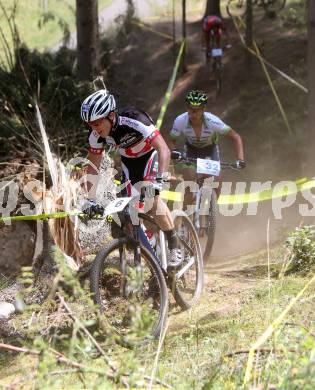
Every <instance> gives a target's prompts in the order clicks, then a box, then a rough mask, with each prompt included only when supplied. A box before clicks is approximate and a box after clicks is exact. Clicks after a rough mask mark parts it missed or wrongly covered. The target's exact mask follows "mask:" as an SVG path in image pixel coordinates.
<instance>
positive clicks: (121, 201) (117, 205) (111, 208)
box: [104, 198, 132, 217]
mask: <svg viewBox="0 0 315 390" xmlns="http://www.w3.org/2000/svg"><path fill="white" fill-rule="evenodd" d="M131 199H132V198H117V199H115V200H114V201H113V202H111V203H110V204H109V205H107V206H106V208H105V211H104V216H106V217H107V216H108V215H112V214H115V213H119V211H122V210H123V209H124V208H125V207H126V206H127V204H128V203H129V202H130V201H131Z"/></svg>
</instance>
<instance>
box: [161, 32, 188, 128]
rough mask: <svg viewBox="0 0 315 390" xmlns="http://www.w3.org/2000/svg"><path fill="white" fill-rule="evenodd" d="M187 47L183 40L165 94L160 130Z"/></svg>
mask: <svg viewBox="0 0 315 390" xmlns="http://www.w3.org/2000/svg"><path fill="white" fill-rule="evenodd" d="M185 46H186V40H185V39H183V40H182V44H181V46H180V49H179V52H178V55H177V59H176V63H175V66H174V69H173V73H172V76H171V78H170V81H169V83H168V87H167V91H166V94H165V97H164V102H163V104H162V107H161V110H160V114H159V117H158V120H157V121H156V127H157V128H158V129H160V128H161V126H162V123H163V119H164V115H165V113H166V110H167V106H168V104H169V101H170V98H171V95H172V91H173V87H174V84H175V80H176V76H177V72H178V68H179V64H180V62H181V59H182V56H183V53H184V48H185Z"/></svg>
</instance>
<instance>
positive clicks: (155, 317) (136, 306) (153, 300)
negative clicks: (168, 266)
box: [90, 237, 168, 345]
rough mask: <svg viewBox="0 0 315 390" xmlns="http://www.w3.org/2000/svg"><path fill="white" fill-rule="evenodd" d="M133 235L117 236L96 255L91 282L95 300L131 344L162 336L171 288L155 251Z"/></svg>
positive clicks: (125, 340) (113, 326) (102, 311)
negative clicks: (150, 250) (138, 242)
mask: <svg viewBox="0 0 315 390" xmlns="http://www.w3.org/2000/svg"><path fill="white" fill-rule="evenodd" d="M137 248H138V247H137V244H136V243H135V241H134V240H132V239H131V238H127V237H123V238H119V239H116V240H113V241H112V242H111V244H109V245H108V246H106V247H105V248H104V249H103V250H102V251H101V252H100V253H99V254H98V255H97V256H96V258H95V260H94V262H93V264H92V267H91V271H90V286H91V292H92V296H93V300H94V302H95V304H97V305H99V308H100V311H101V314H102V315H104V316H105V317H106V318H105V319H106V322H107V324H108V325H109V327H110V328H111V329H113V331H114V332H115V333H116V334H119V335H120V336H121V341H122V342H124V343H127V344H128V345H134V344H139V343H142V342H144V341H146V340H148V339H150V338H154V337H158V336H159V335H160V334H161V332H162V330H163V329H164V326H165V323H166V317H167V312H168V290H167V285H166V282H165V278H164V275H163V273H162V270H161V268H160V266H159V265H158V264H157V262H156V261H155V259H154V257H153V256H152V254H151V253H150V252H149V251H148V250H147V249H146V248H143V247H141V254H140V256H137V255H136V253H137Z"/></svg>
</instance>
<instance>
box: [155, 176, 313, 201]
mask: <svg viewBox="0 0 315 390" xmlns="http://www.w3.org/2000/svg"><path fill="white" fill-rule="evenodd" d="M294 183H295V184H296V190H291V191H289V189H288V188H287V187H285V188H283V189H281V190H280V189H279V190H276V189H274V188H271V189H269V190H264V191H260V192H253V193H251V192H250V193H244V194H231V195H220V197H219V199H218V202H217V203H218V204H219V205H220V204H222V205H232V204H247V203H256V202H263V201H267V200H271V199H279V198H282V197H283V196H289V195H293V194H297V193H298V192H301V191H303V190H307V189H311V188H315V179H312V180H307V178H303V179H299V180H296V181H295V182H294ZM161 197H162V198H163V199H165V200H171V201H173V202H181V201H182V200H183V196H182V193H180V192H176V191H162V192H161Z"/></svg>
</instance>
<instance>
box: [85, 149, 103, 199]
mask: <svg viewBox="0 0 315 390" xmlns="http://www.w3.org/2000/svg"><path fill="white" fill-rule="evenodd" d="M102 156H103V154H102V153H98V154H95V153H91V152H90V151H89V152H88V156H87V158H88V160H89V161H90V162H91V164H87V167H86V173H87V178H86V188H85V190H86V192H87V197H88V198H89V199H94V198H95V195H96V188H97V183H98V179H99V177H98V175H99V168H100V165H101V161H102Z"/></svg>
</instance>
